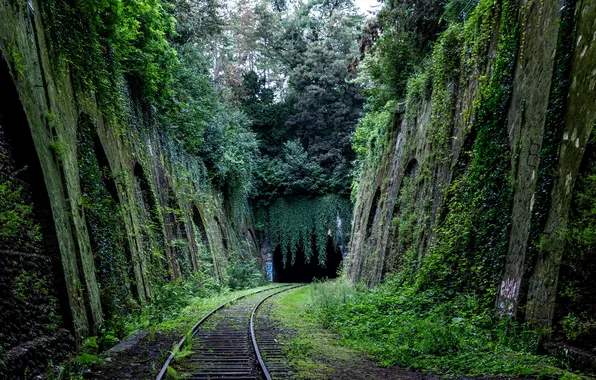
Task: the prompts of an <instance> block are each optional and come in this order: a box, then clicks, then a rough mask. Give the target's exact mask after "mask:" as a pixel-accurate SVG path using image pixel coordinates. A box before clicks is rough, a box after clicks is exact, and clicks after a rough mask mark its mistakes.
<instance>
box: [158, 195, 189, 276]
mask: <svg viewBox="0 0 596 380" xmlns="http://www.w3.org/2000/svg"><path fill="white" fill-rule="evenodd" d="M165 206H166V209H165V212H164V219H165V230H166V240H167V243H168V247H167V249H166V255H167V258H168V269H169V270H170V272H171V275H172V277H173V278H179V277H180V276H181V274H182V271H181V269H182V268H181V267H180V261H181V260H180V259H181V258H182V259H183V257H184V251H183V247H181V246H176V245H177V242H178V240H179V239H180V237H181V236H182V228H181V225H180V224H181V221H180V215H179V214H180V212H181V209H180V206H179V205H178V200H177V199H176V194H175V193H174V190H173V189H172V188H171V187H170V186H168V185H166V203H165ZM187 243H188V242H187Z"/></svg>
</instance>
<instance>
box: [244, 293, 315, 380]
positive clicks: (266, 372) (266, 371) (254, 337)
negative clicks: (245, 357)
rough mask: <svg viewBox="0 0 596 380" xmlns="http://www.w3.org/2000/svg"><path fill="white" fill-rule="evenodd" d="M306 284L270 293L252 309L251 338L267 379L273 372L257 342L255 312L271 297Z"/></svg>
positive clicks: (269, 379) (269, 378) (270, 379)
mask: <svg viewBox="0 0 596 380" xmlns="http://www.w3.org/2000/svg"><path fill="white" fill-rule="evenodd" d="M303 286H306V285H296V286H291V287H289V288H286V289H282V290H279V291H277V292H275V293H273V294H270V295H268V296H267V297H265V298H263V299H262V300H261V301H260V302H259V303H258V304H257V306H255V308H254V309H253V311H252V314H251V315H250V338H251V340H252V346H253V348H254V350H255V355H256V356H257V360H258V361H259V365H260V366H261V370H262V371H263V374H264V375H265V378H266V379H267V380H272V378H271V374H270V373H269V370H268V369H267V366H266V365H265V361H264V360H263V357H262V356H261V350H260V349H259V345H258V344H257V339H256V336H255V329H254V319H255V313H256V312H257V310H258V309H259V306H261V305H262V304H263V303H264V302H265V301H267V300H268V299H269V298H271V297H273V296H275V295H277V294H279V293H283V292H287V291H288V290H292V289H296V288H300V287H303Z"/></svg>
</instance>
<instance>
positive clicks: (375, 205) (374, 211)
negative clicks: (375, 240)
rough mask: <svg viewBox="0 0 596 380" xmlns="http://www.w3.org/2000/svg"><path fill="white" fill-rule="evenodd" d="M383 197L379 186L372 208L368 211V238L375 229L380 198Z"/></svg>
mask: <svg viewBox="0 0 596 380" xmlns="http://www.w3.org/2000/svg"><path fill="white" fill-rule="evenodd" d="M380 198H381V187H380V186H379V187H377V191H375V195H374V197H373V199H372V203H371V206H370V209H369V211H368V218H367V219H366V238H367V239H368V238H369V237H370V236H371V235H372V231H373V229H374V222H375V219H376V214H377V209H378V205H379V199H380Z"/></svg>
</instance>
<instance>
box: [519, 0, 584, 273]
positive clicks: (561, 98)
mask: <svg viewBox="0 0 596 380" xmlns="http://www.w3.org/2000/svg"><path fill="white" fill-rule="evenodd" d="M574 13H575V0H572V1H570V2H568V3H567V4H566V5H565V7H563V8H562V13H561V21H560V24H559V33H558V40H557V50H556V54H555V58H554V69H553V76H552V79H551V83H552V85H551V89H550V94H549V100H548V108H547V113H546V122H545V125H544V134H543V138H542V149H541V151H540V164H539V166H538V173H537V178H538V179H537V181H536V183H537V184H538V185H537V188H536V190H535V192H534V205H533V208H532V221H531V224H530V237H529V243H528V253H527V254H526V260H525V261H526V267H527V268H530V267H531V263H533V261H534V259H535V257H536V255H537V254H538V252H539V251H541V250H544V246H543V245H542V244H541V240H542V239H543V237H542V236H541V234H542V233H543V231H544V226H545V224H546V220H547V217H548V212H549V209H550V206H551V190H552V188H553V186H554V183H555V180H556V176H557V167H558V163H559V160H558V158H559V147H560V142H561V139H562V134H563V130H564V124H565V104H566V102H567V96H568V95H567V94H568V90H569V82H570V78H569V73H570V70H571V57H572V55H571V54H570V52H571V51H573V35H574V34H573V28H574V21H573V18H574Z"/></svg>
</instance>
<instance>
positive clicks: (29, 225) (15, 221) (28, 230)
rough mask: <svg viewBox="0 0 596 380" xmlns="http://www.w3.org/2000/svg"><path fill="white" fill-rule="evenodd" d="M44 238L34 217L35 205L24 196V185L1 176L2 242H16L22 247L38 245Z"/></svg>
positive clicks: (0, 239)
mask: <svg viewBox="0 0 596 380" xmlns="http://www.w3.org/2000/svg"><path fill="white" fill-rule="evenodd" d="M41 240H42V235H41V231H40V227H39V225H38V224H37V223H35V221H34V219H33V205H32V204H31V203H30V202H27V200H26V199H25V198H24V195H23V187H22V186H20V185H19V184H18V183H16V182H15V181H14V180H11V179H9V178H4V176H1V177H0V242H2V241H6V242H14V243H16V244H18V245H22V246H23V247H22V248H33V247H37V246H38V245H39V243H40V242H41Z"/></svg>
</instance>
